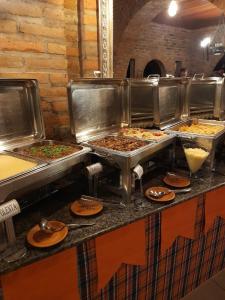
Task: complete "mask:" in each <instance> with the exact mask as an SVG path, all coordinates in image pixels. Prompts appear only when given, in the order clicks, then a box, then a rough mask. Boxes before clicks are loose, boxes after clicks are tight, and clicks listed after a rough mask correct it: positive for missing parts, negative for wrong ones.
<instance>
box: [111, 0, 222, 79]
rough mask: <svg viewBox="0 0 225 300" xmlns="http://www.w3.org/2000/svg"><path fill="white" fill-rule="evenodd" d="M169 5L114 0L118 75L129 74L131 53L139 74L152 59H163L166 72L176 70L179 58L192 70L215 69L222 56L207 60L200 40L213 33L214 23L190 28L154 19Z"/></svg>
mask: <svg viewBox="0 0 225 300" xmlns="http://www.w3.org/2000/svg"><path fill="white" fill-rule="evenodd" d="M211 2H219V0H218V1H211ZM224 2H225V1H224ZM215 4H216V3H215ZM124 5H125V6H124ZM167 5H168V1H167V0H148V1H147V0H141V1H136V0H128V1H127V3H126V4H125V2H124V1H121V0H115V3H114V30H115V31H114V33H115V34H114V76H115V77H124V76H125V75H126V70H127V66H128V64H129V60H130V58H131V57H133V58H135V63H136V74H142V73H143V70H144V68H145V66H146V64H147V63H148V62H149V61H150V60H153V59H156V60H160V61H162V63H163V64H164V65H165V68H166V72H167V73H171V74H174V71H175V61H176V60H181V61H182V62H183V66H184V67H186V68H188V70H189V72H190V73H191V74H194V73H196V72H204V73H205V74H206V75H210V74H211V73H212V71H213V68H214V66H215V65H216V63H217V61H218V60H219V57H211V58H210V61H209V62H206V59H205V58H204V56H203V52H202V49H201V48H200V47H199V43H200V40H201V39H202V38H203V37H204V36H205V35H208V34H212V33H213V32H214V31H215V27H209V28H207V29H206V28H203V29H198V30H193V31H191V30H187V29H183V28H178V27H172V26H168V25H162V24H157V23H153V22H152V20H153V19H154V18H155V16H156V15H157V14H158V13H159V12H161V11H162V10H165V9H166V8H167Z"/></svg>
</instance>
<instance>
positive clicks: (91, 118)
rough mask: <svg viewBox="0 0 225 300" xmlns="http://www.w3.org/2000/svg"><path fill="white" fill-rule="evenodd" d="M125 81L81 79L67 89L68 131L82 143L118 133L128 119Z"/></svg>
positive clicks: (73, 82)
mask: <svg viewBox="0 0 225 300" xmlns="http://www.w3.org/2000/svg"><path fill="white" fill-rule="evenodd" d="M126 88H127V81H126V80H120V79H80V80H75V81H72V82H71V83H70V84H69V86H68V101H69V111H70V122H71V132H72V134H73V135H74V136H76V141H77V142H78V143H79V142H85V141H88V140H91V139H93V138H96V137H98V136H102V135H106V134H108V133H111V132H113V131H116V130H118V129H119V128H120V127H121V126H122V124H123V123H124V122H127V120H128V102H127V96H126V95H127V93H126V92H125V91H126Z"/></svg>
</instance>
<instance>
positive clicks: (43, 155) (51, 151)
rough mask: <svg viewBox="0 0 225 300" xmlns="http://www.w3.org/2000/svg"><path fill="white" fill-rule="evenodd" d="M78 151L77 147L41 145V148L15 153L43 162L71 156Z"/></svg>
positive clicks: (20, 150) (24, 149) (31, 147)
mask: <svg viewBox="0 0 225 300" xmlns="http://www.w3.org/2000/svg"><path fill="white" fill-rule="evenodd" d="M79 150H80V148H78V147H73V146H68V145H61V144H53V145H41V146H35V145H34V146H30V147H25V148H22V149H18V151H17V152H19V153H21V154H23V155H28V156H31V157H35V158H39V159H43V160H45V159H50V160H54V159H58V158H62V157H64V156H67V155H69V154H72V153H74V152H77V151H79Z"/></svg>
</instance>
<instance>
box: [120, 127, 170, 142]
mask: <svg viewBox="0 0 225 300" xmlns="http://www.w3.org/2000/svg"><path fill="white" fill-rule="evenodd" d="M121 133H122V135H124V136H129V137H136V138H139V139H143V140H159V139H161V138H164V137H166V136H167V134H166V133H164V132H163V131H150V130H145V129H141V128H123V129H121Z"/></svg>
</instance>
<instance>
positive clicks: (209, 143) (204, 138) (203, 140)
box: [166, 119, 225, 170]
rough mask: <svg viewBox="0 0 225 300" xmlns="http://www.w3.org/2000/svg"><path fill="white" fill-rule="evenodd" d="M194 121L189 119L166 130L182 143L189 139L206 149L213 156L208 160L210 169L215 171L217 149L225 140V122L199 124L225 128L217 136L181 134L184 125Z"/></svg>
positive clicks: (213, 121)
mask: <svg viewBox="0 0 225 300" xmlns="http://www.w3.org/2000/svg"><path fill="white" fill-rule="evenodd" d="M192 122H193V120H191V119H189V120H187V121H183V122H180V123H179V124H176V125H175V126H172V127H170V129H169V130H166V132H168V133H172V134H174V135H176V136H177V137H179V139H180V140H181V142H187V141H188V139H194V140H195V142H196V143H197V145H199V146H202V147H204V148H206V149H207V150H208V151H209V152H210V153H211V154H210V156H209V158H208V159H207V161H208V163H209V167H210V169H211V170H214V169H215V153H216V148H217V146H218V144H220V143H222V142H223V141H224V138H225V122H223V121H216V120H203V119H199V120H198V122H199V124H208V125H222V126H224V129H223V130H221V131H220V132H218V133H217V134H215V135H203V134H197V133H185V132H179V131H178V129H179V127H180V126H182V125H191V124H192Z"/></svg>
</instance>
